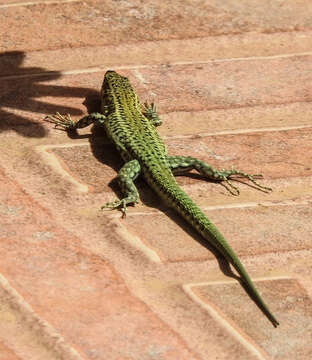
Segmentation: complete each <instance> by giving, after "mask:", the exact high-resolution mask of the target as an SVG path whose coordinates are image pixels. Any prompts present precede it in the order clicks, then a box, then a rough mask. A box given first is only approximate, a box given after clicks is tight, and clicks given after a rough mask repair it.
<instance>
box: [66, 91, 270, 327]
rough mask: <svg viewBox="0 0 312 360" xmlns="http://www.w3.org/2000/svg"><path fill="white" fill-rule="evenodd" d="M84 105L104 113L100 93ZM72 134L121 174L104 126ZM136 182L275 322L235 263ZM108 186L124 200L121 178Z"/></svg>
mask: <svg viewBox="0 0 312 360" xmlns="http://www.w3.org/2000/svg"><path fill="white" fill-rule="evenodd" d="M84 105H85V106H86V107H87V111H88V113H92V112H98V111H100V99H99V96H98V94H94V93H92V94H89V95H87V97H86V99H85V101H84ZM68 135H69V136H70V137H71V138H86V137H87V138H88V140H89V143H90V147H91V151H92V154H93V155H94V156H95V158H96V159H97V160H98V161H99V162H101V163H102V164H104V165H106V166H109V167H111V168H112V169H114V170H115V171H116V173H118V171H119V170H120V168H121V167H122V165H123V161H122V159H121V157H120V155H119V153H118V152H117V150H116V148H115V147H114V145H113V144H111V143H110V142H109V140H108V139H107V137H106V133H105V130H104V129H103V127H100V126H96V125H93V126H92V127H91V133H90V134H89V135H78V134H77V132H69V133H68ZM103 143H104V146H103ZM116 175H117V174H116ZM178 176H182V175H178ZM183 176H187V177H190V178H194V179H199V180H204V181H210V182H214V183H217V184H219V185H220V182H218V181H213V180H210V179H206V178H205V177H204V176H202V175H200V174H196V173H186V174H183ZM233 180H235V181H237V182H240V183H243V184H246V185H248V186H251V187H254V186H253V184H249V183H246V182H244V181H241V180H240V179H233ZM135 183H136V186H137V188H138V190H139V193H140V201H141V202H142V203H143V204H144V205H146V206H147V207H151V208H154V209H155V208H156V209H157V210H159V211H160V212H162V213H164V214H166V216H168V217H169V218H170V219H171V220H172V221H173V222H174V223H176V224H177V225H179V226H180V227H181V228H182V229H183V231H185V232H186V233H187V234H188V235H189V236H190V237H191V238H193V239H194V240H195V241H197V242H198V243H199V244H201V245H202V246H203V247H204V248H206V249H207V250H208V251H210V252H211V253H213V254H214V256H215V258H216V260H217V261H218V265H219V268H220V270H221V271H222V273H223V274H224V275H225V276H227V277H230V278H233V279H235V280H237V281H238V282H239V283H240V285H241V286H242V287H243V288H244V290H245V292H246V293H247V295H248V296H249V297H250V299H251V300H252V301H254V303H255V304H256V305H257V306H258V308H259V309H260V310H261V311H262V312H263V313H264V315H265V316H267V317H268V319H269V320H270V319H271V317H270V314H268V313H267V311H266V309H265V308H264V307H263V306H262V305H261V303H259V302H258V301H257V298H256V297H255V296H254V295H253V291H252V290H251V289H250V288H249V287H248V286H247V285H246V284H245V282H244V281H243V280H242V278H241V277H240V276H239V275H237V274H236V273H234V272H233V270H232V268H231V264H230V263H229V262H228V260H226V259H225V258H224V257H223V255H222V254H221V253H220V252H219V250H218V249H217V248H215V247H214V246H213V245H212V244H210V243H209V242H208V241H207V240H206V239H204V238H203V237H202V236H201V235H199V234H198V233H197V232H196V231H195V229H193V228H192V227H191V226H190V225H189V224H188V223H187V222H186V221H185V220H184V219H183V218H182V217H181V216H179V215H178V214H176V213H175V212H174V211H173V210H172V209H171V208H169V207H167V206H166V204H165V203H163V202H162V201H160V202H159V199H158V197H157V196H156V195H154V192H153V191H152V190H151V189H150V188H149V187H148V186H147V184H146V183H145V182H144V181H143V180H141V179H140V177H139V178H138V179H137V180H136V181H135ZM108 186H109V187H110V188H111V189H112V191H113V192H114V193H115V194H116V196H117V197H118V198H121V197H122V193H121V191H120V187H119V184H118V181H117V177H115V178H114V179H113V180H112V181H110V183H109V184H108ZM255 188H256V187H255ZM256 189H257V188H256ZM258 190H259V189H258ZM190 261H192V260H190Z"/></svg>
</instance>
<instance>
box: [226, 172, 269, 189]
mask: <svg viewBox="0 0 312 360" xmlns="http://www.w3.org/2000/svg"><path fill="white" fill-rule="evenodd" d="M220 173H222V177H223V180H224V181H225V184H226V185H225V184H223V186H224V187H225V188H226V189H227V190H228V191H229V192H230V193H231V194H232V195H239V189H238V188H237V187H236V186H234V185H233V184H232V183H231V181H230V179H231V178H233V177H238V178H246V179H248V180H249V181H251V182H252V183H253V184H254V185H255V186H256V187H257V189H258V190H260V191H263V192H265V193H268V192H270V191H272V188H270V187H266V186H263V185H261V184H259V183H258V182H257V181H256V180H255V179H257V178H258V179H262V178H263V176H262V175H261V174H254V175H250V174H246V173H244V172H242V171H237V170H235V169H232V170H228V171H226V170H221V172H220Z"/></svg>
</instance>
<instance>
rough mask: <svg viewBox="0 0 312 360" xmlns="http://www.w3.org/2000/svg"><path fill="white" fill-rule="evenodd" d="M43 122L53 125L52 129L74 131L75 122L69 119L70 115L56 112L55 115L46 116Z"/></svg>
mask: <svg viewBox="0 0 312 360" xmlns="http://www.w3.org/2000/svg"><path fill="white" fill-rule="evenodd" d="M44 121H48V122H50V123H52V124H54V128H58V127H59V128H61V129H62V130H72V129H75V122H74V120H73V119H72V118H71V116H70V114H66V115H61V114H60V113H59V112H57V113H56V114H55V115H47V116H46V117H45V118H44Z"/></svg>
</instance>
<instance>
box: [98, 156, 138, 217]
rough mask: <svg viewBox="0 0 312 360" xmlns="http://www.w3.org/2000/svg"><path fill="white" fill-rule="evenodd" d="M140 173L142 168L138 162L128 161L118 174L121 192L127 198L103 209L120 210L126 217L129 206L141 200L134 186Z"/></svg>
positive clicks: (109, 203)
mask: <svg viewBox="0 0 312 360" xmlns="http://www.w3.org/2000/svg"><path fill="white" fill-rule="evenodd" d="M140 172H141V166H140V163H139V162H138V161H137V160H130V161H128V162H127V163H126V164H125V165H124V166H123V167H122V168H121V169H120V171H119V173H118V180H119V184H120V187H121V191H122V193H123V195H124V196H125V197H124V198H122V199H121V200H116V201H113V202H108V203H106V204H105V205H104V206H102V207H101V209H105V208H109V209H116V208H120V209H121V211H122V216H123V217H124V216H126V211H127V205H128V204H135V203H138V200H139V193H138V190H137V188H136V186H135V185H134V180H135V179H136V178H137V177H138V175H139V174H140Z"/></svg>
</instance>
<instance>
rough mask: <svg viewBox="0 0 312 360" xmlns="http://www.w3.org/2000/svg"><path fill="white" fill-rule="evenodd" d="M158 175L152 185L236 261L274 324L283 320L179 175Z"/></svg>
mask: <svg viewBox="0 0 312 360" xmlns="http://www.w3.org/2000/svg"><path fill="white" fill-rule="evenodd" d="M157 178H158V176H157V175H156V177H155V176H153V177H151V178H150V179H147V180H148V182H149V183H150V185H151V186H152V188H153V189H154V190H155V191H156V192H157V193H158V194H159V196H161V197H162V198H163V199H164V200H165V201H166V203H168V204H169V206H170V207H172V208H173V209H174V210H176V211H177V212H178V213H179V214H180V215H181V216H182V217H183V218H184V219H185V220H186V221H187V222H188V223H190V224H191V225H193V227H194V228H195V229H196V230H197V231H198V232H199V233H200V235H201V236H202V237H203V238H204V239H205V240H206V241H208V243H209V244H210V245H212V246H213V247H214V248H216V249H217V250H218V251H219V252H220V253H221V254H222V255H223V256H224V257H225V259H226V260H227V261H228V262H229V263H231V264H232V265H233V267H234V268H235V269H236V270H237V272H238V273H239V275H240V276H241V279H242V281H243V282H244V284H245V285H246V287H247V288H248V289H249V293H250V295H251V296H252V297H253V299H254V300H255V301H256V303H257V304H258V305H259V307H260V308H261V309H262V311H263V313H264V314H265V315H266V316H267V317H268V319H269V320H270V321H271V322H272V324H273V326H274V327H277V325H279V322H278V321H277V319H276V318H275V317H274V315H273V314H272V313H271V311H270V310H269V308H268V306H267V305H266V304H265V302H264V300H263V299H262V297H261V295H260V294H259V292H258V290H257V289H256V287H255V285H254V283H253V281H252V280H251V278H250V276H249V275H248V273H247V271H246V270H245V268H244V266H243V264H242V263H241V261H240V260H239V258H238V257H237V255H236V254H235V252H234V250H233V249H232V248H231V246H230V245H229V244H228V242H227V241H226V240H225V238H224V236H223V235H222V234H221V233H220V231H219V230H218V229H217V228H216V226H215V225H214V224H213V223H212V222H211V221H210V220H209V219H208V218H207V216H206V215H205V214H204V213H203V211H202V210H201V209H200V208H199V207H198V206H197V205H196V204H195V203H194V202H193V200H192V199H191V198H190V197H189V196H188V195H187V194H186V193H185V192H184V191H183V190H182V189H181V188H180V187H179V185H178V184H177V182H176V181H175V178H174V177H173V176H172V177H171V176H168V177H166V179H167V181H166V180H164V176H160V177H159V179H157Z"/></svg>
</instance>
